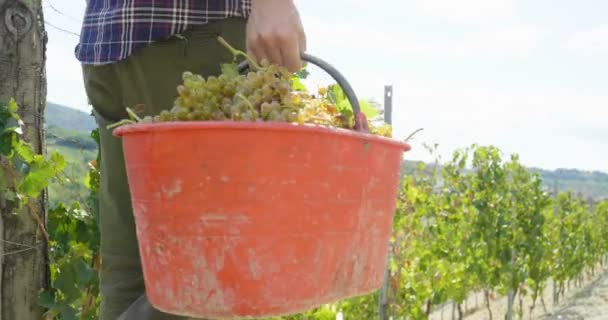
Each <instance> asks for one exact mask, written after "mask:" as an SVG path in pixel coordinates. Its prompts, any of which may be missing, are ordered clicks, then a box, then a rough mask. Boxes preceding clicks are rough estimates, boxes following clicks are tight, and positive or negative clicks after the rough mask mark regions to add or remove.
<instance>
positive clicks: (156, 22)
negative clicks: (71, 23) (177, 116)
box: [75, 0, 251, 64]
mask: <svg viewBox="0 0 608 320" xmlns="http://www.w3.org/2000/svg"><path fill="white" fill-rule="evenodd" d="M250 10H251V0H88V4H87V9H86V12H85V16H84V20H83V24H82V30H81V33H80V42H79V44H78V46H77V47H76V52H75V53H76V58H77V59H78V60H79V61H80V62H81V63H83V64H106V63H112V62H116V61H119V60H122V59H125V58H127V57H128V56H129V55H131V54H132V53H133V52H134V51H135V50H137V49H139V48H141V47H144V46H146V45H148V44H150V43H152V42H154V41H159V40H163V39H167V38H169V37H171V36H173V35H175V34H178V33H181V32H183V31H185V30H186V29H187V28H189V27H191V26H194V25H201V24H205V23H207V22H209V21H212V20H217V19H224V18H228V17H245V18H246V17H247V16H248V15H249V11H250Z"/></svg>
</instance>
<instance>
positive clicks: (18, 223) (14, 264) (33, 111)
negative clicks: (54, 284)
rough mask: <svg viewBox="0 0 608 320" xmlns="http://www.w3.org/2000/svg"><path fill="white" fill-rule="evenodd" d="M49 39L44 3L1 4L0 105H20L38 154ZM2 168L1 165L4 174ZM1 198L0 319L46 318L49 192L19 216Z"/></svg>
mask: <svg viewBox="0 0 608 320" xmlns="http://www.w3.org/2000/svg"><path fill="white" fill-rule="evenodd" d="M46 40H47V38H46V32H45V30H44V18H43V11H42V4H41V0H10V1H6V0H0V103H1V104H5V103H8V101H9V100H10V99H11V98H13V99H14V100H15V101H16V102H17V104H18V105H19V110H18V112H19V115H20V117H21V119H22V120H23V123H24V132H23V136H22V138H23V139H24V140H25V141H27V142H29V143H30V144H31V145H32V147H33V148H34V151H35V152H36V153H37V154H43V153H44V149H45V148H44V139H45V138H44V131H43V127H44V108H45V105H46V78H45V51H46V49H45V48H46ZM3 165H5V164H3V163H2V161H0V170H3V169H2V168H1V167H2V166H3ZM6 165H8V164H6ZM3 196H4V195H3V194H2V193H1V192H0V320H13V319H14V320H18V319H24V320H25V319H28V320H29V319H32V320H33V319H42V314H43V312H44V309H43V308H42V307H41V306H40V305H39V304H38V294H39V293H40V291H41V290H43V289H45V288H46V287H47V286H48V281H49V279H48V277H47V275H48V273H47V271H48V266H47V264H48V261H47V254H46V252H47V251H46V242H45V239H44V237H43V236H42V234H41V232H40V228H39V225H38V222H39V221H42V222H45V221H46V193H43V194H42V195H41V197H39V198H38V199H35V200H33V201H32V202H31V203H30V205H29V206H27V207H26V208H24V209H23V210H21V211H20V212H18V214H14V208H13V207H14V206H13V205H9V202H7V201H3V200H6V199H2V198H3ZM24 248H25V249H24Z"/></svg>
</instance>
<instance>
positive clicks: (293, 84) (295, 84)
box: [291, 77, 306, 91]
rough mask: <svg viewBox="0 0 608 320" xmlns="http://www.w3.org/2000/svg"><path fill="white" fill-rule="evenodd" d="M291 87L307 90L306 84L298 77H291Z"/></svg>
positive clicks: (296, 89)
mask: <svg viewBox="0 0 608 320" xmlns="http://www.w3.org/2000/svg"><path fill="white" fill-rule="evenodd" d="M291 87H292V88H293V90H295V91H306V86H305V85H304V84H303V83H302V81H300V78H298V77H292V78H291Z"/></svg>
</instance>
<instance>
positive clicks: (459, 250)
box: [0, 70, 608, 320]
mask: <svg viewBox="0 0 608 320" xmlns="http://www.w3.org/2000/svg"><path fill="white" fill-rule="evenodd" d="M226 72H228V70H227V71H226ZM330 94H331V95H333V96H334V99H337V100H336V101H340V102H341V103H344V101H345V100H344V99H345V98H344V96H343V93H341V90H338V88H336V87H334V88H333V89H332V90H331V92H330ZM340 99H342V100H340ZM368 116H369V115H368ZM21 134H22V123H21V121H20V119H19V116H18V115H17V105H16V104H15V103H14V101H11V103H9V104H7V105H5V106H2V108H1V109H0V141H1V142H2V144H0V154H1V156H2V160H1V161H2V162H1V164H2V167H1V170H0V192H2V196H3V198H4V199H6V200H8V201H9V202H11V203H13V204H14V206H13V208H15V211H17V209H18V208H19V207H20V206H23V205H24V204H27V203H28V201H29V199H32V198H33V197H37V196H38V194H39V193H40V191H41V190H43V189H44V188H45V187H47V186H48V185H49V184H51V185H52V186H53V185H57V184H58V183H61V184H62V186H63V187H65V185H66V183H69V182H68V181H67V180H66V179H65V177H64V176H62V174H63V172H62V170H63V169H64V168H65V166H66V161H65V160H64V159H63V157H62V156H61V155H59V154H58V153H56V152H54V153H53V154H51V155H50V156H49V157H44V156H42V155H38V154H36V153H35V152H34V151H33V149H32V147H31V146H30V145H29V144H27V143H25V142H24V141H23V140H21V139H20V135H21ZM91 138H92V140H93V141H94V142H95V144H96V145H97V149H98V148H99V147H98V145H99V136H98V134H97V131H93V132H92V134H91ZM91 160H92V161H91V162H90V163H89V164H88V168H87V170H88V171H87V172H86V173H85V172H84V170H81V171H80V173H79V175H80V174H82V175H85V176H84V177H77V178H72V179H71V180H69V181H71V182H72V183H74V184H78V185H79V186H80V187H82V188H86V190H88V193H87V195H86V197H83V198H81V199H78V201H69V203H71V204H69V205H66V204H64V203H57V204H56V205H54V206H53V207H52V208H51V209H50V210H49V215H48V234H49V237H50V242H49V256H50V261H51V264H50V271H51V287H50V288H49V289H48V290H46V291H44V292H41V294H40V296H39V302H40V304H41V305H43V306H45V307H46V308H48V312H47V317H46V319H61V320H64V319H67V320H70V319H79V320H84V319H97V317H98V309H99V283H98V276H97V275H98V272H99V266H100V263H101V261H100V256H99V232H98V229H97V217H98V215H99V213H98V197H97V193H98V191H99V165H100V160H101V159H100V157H99V152H97V156H96V158H95V159H91ZM65 203H67V202H65ZM606 229H608V202H600V203H587V202H585V200H583V199H582V198H581V197H578V196H575V195H574V194H573V193H572V192H561V193H559V194H558V195H557V196H555V197H550V196H549V195H548V194H547V192H546V190H545V189H544V186H543V183H542V180H541V178H540V176H539V174H538V173H536V172H534V171H533V170H529V169H526V168H525V167H524V166H523V165H521V163H520V162H519V159H518V157H517V156H516V155H513V156H511V157H510V158H509V159H508V161H505V160H504V159H503V156H502V154H501V153H500V151H499V150H498V149H497V148H495V147H492V146H477V145H473V146H471V147H469V148H466V149H463V150H458V151H456V152H455V153H454V154H453V157H452V158H451V159H450V160H449V161H448V162H447V163H445V164H442V165H439V160H437V163H435V164H433V165H430V166H427V165H425V164H419V165H418V166H417V167H416V168H414V167H413V166H410V168H409V169H408V172H407V174H405V175H403V181H402V185H401V190H400V195H399V199H398V201H397V210H396V213H395V218H394V225H393V234H392V238H391V256H390V260H389V265H388V267H389V282H388V283H389V292H388V309H389V310H388V311H389V312H388V314H390V315H393V316H396V317H398V318H401V317H403V318H404V319H428V315H429V313H430V312H431V311H432V310H433V308H434V307H436V306H439V305H442V304H444V303H446V302H449V301H454V302H456V303H457V304H461V303H462V302H463V301H464V299H465V298H466V297H467V295H468V294H469V293H470V292H472V291H473V290H480V289H483V290H486V291H488V292H498V293H500V294H505V293H506V292H509V291H510V292H519V293H520V294H522V295H525V294H531V295H532V298H533V299H534V300H536V299H537V298H538V295H539V293H540V292H541V291H542V290H543V289H544V287H545V286H546V282H547V280H548V279H550V278H551V279H553V280H554V281H556V282H557V283H558V284H561V285H562V286H563V284H564V282H566V281H568V280H571V279H575V278H576V277H578V275H579V274H581V273H582V272H584V271H585V270H586V269H589V268H592V267H593V266H595V265H596V264H597V263H598V262H600V261H602V260H603V259H604V257H605V256H606V254H607V253H608V233H606V232H605V230H606ZM378 297H379V295H378V293H377V292H374V293H372V294H369V295H366V296H360V297H354V298H350V299H346V300H344V301H339V302H336V303H334V304H330V305H325V306H320V307H318V308H315V309H313V310H309V311H307V312H304V313H301V314H297V315H291V316H285V317H275V318H271V319H269V320H309V319H310V320H313V319H314V320H330V319H332V320H333V319H335V317H336V314H337V313H338V312H341V313H342V314H343V315H344V319H348V320H350V319H373V318H377V317H378ZM508 312H513V310H509V311H508ZM520 314H521V313H520Z"/></svg>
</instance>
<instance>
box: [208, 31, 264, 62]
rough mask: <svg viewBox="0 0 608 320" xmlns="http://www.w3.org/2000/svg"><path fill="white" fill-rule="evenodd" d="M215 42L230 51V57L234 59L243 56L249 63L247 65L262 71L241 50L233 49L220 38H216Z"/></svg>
mask: <svg viewBox="0 0 608 320" xmlns="http://www.w3.org/2000/svg"><path fill="white" fill-rule="evenodd" d="M217 40H218V41H219V42H220V43H221V44H222V45H223V46H224V47H226V48H227V49H228V50H230V52H232V55H234V57H237V56H243V57H244V58H245V59H247V61H249V64H251V65H252V66H253V67H254V68H255V69H257V70H260V69H262V67H261V66H260V65H259V64H258V63H257V62H255V60H253V59H252V58H251V57H250V56H249V55H248V54H246V53H245V52H243V51H241V50H238V49H235V48H234V47H232V46H231V45H230V44H229V43H228V42H227V41H226V40H224V38H222V37H221V36H218V37H217Z"/></svg>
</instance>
